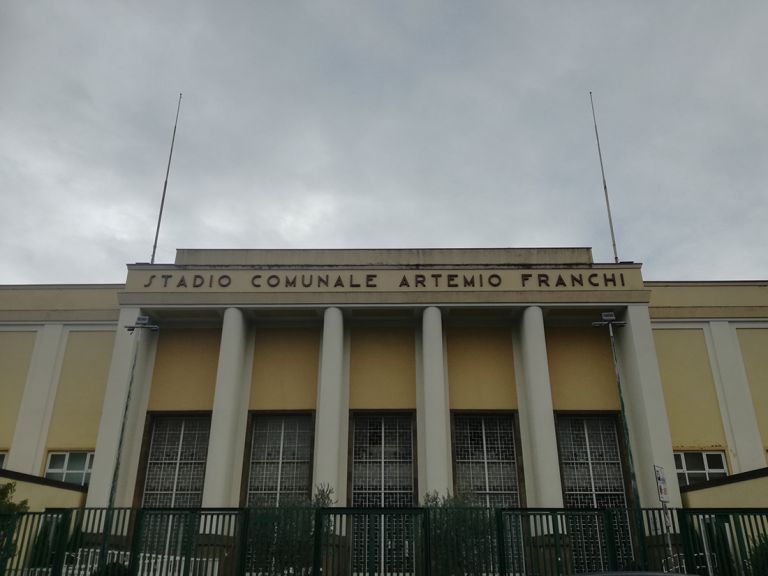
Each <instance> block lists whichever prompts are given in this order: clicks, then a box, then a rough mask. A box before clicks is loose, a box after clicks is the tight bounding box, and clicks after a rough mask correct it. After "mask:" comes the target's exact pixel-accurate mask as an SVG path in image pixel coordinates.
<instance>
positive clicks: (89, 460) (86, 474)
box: [0, 450, 95, 486]
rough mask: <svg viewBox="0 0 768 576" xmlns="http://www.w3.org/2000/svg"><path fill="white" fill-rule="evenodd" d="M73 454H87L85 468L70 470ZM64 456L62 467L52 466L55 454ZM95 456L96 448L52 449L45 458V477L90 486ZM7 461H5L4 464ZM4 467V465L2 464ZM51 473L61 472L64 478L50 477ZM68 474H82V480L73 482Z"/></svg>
mask: <svg viewBox="0 0 768 576" xmlns="http://www.w3.org/2000/svg"><path fill="white" fill-rule="evenodd" d="M73 454H85V468H83V469H82V470H69V462H70V456H72V455H73ZM62 455H63V456H64V465H63V466H62V467H61V468H51V460H52V459H53V457H54V456H62ZM94 456H95V451H94V450H50V451H49V452H48V455H47V457H46V460H45V472H44V473H43V477H44V478H46V479H48V480H56V481H58V482H65V483H67V484H73V485H75V486H88V485H89V484H90V482H91V473H92V472H93V460H94ZM4 464H5V462H4V461H3V465H4ZM0 467H2V466H0ZM49 474H61V475H62V478H61V479H59V478H50V477H49V476H48V475H49ZM67 474H82V475H83V481H82V482H72V481H70V480H67Z"/></svg>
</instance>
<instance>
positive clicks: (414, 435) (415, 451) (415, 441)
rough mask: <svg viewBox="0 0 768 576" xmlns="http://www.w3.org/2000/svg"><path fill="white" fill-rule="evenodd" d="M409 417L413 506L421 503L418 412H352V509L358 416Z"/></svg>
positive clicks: (349, 494)
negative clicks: (356, 422)
mask: <svg viewBox="0 0 768 576" xmlns="http://www.w3.org/2000/svg"><path fill="white" fill-rule="evenodd" d="M398 415H400V416H408V417H409V418H410V421H411V456H412V458H411V467H412V482H413V502H412V504H411V506H418V505H419V502H421V498H420V496H419V437H418V430H419V427H418V422H417V418H418V414H417V413H416V410H413V409H410V410H409V409H405V410H400V409H397V408H393V409H385V410H366V409H362V410H350V411H349V420H348V428H347V430H348V433H347V495H346V505H347V506H348V507H352V497H353V494H352V492H353V487H354V478H353V474H354V449H355V444H354V442H355V418H356V417H357V416H398Z"/></svg>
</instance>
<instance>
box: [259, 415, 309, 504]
mask: <svg viewBox="0 0 768 576" xmlns="http://www.w3.org/2000/svg"><path fill="white" fill-rule="evenodd" d="M312 442H313V427H312V417H311V416H310V415H286V416H255V417H254V418H253V427H252V429H251V458H250V468H249V474H248V506H279V505H280V504H291V503H299V502H307V501H308V500H309V498H310V497H311V485H310V484H311V482H312V469H311V461H312Z"/></svg>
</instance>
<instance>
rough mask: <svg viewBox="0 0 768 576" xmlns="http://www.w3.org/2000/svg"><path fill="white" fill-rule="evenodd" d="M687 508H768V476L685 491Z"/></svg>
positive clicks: (684, 496)
mask: <svg viewBox="0 0 768 576" xmlns="http://www.w3.org/2000/svg"><path fill="white" fill-rule="evenodd" d="M682 496H683V505H684V506H685V507H686V508H768V476H763V477H762V478H753V479H752V480H744V481H742V482H734V483H733V484H724V485H722V486H715V487H713V488H703V489H700V490H691V491H690V492H683V494H682Z"/></svg>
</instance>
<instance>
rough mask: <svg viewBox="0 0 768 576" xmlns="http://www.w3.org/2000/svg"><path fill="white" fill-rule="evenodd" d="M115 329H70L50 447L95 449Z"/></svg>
mask: <svg viewBox="0 0 768 576" xmlns="http://www.w3.org/2000/svg"><path fill="white" fill-rule="evenodd" d="M114 342H115V333H114V332H111V331H110V332H104V331H98V332H97V331H93V332H91V331H89V332H79V331H78V332H70V333H69V336H68V337H67V348H66V350H65V352H64V362H63V363H62V366H61V376H60V378H59V386H58V389H57V391H56V401H55V403H54V405H53V414H52V415H51V425H50V428H49V429H48V442H47V445H46V447H47V449H48V450H93V449H94V448H96V436H97V435H98V432H99V419H100V418H101V408H102V403H103V402H104V391H105V389H106V385H107V376H108V375H109V364H110V362H111V360H112V348H113V346H114Z"/></svg>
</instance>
